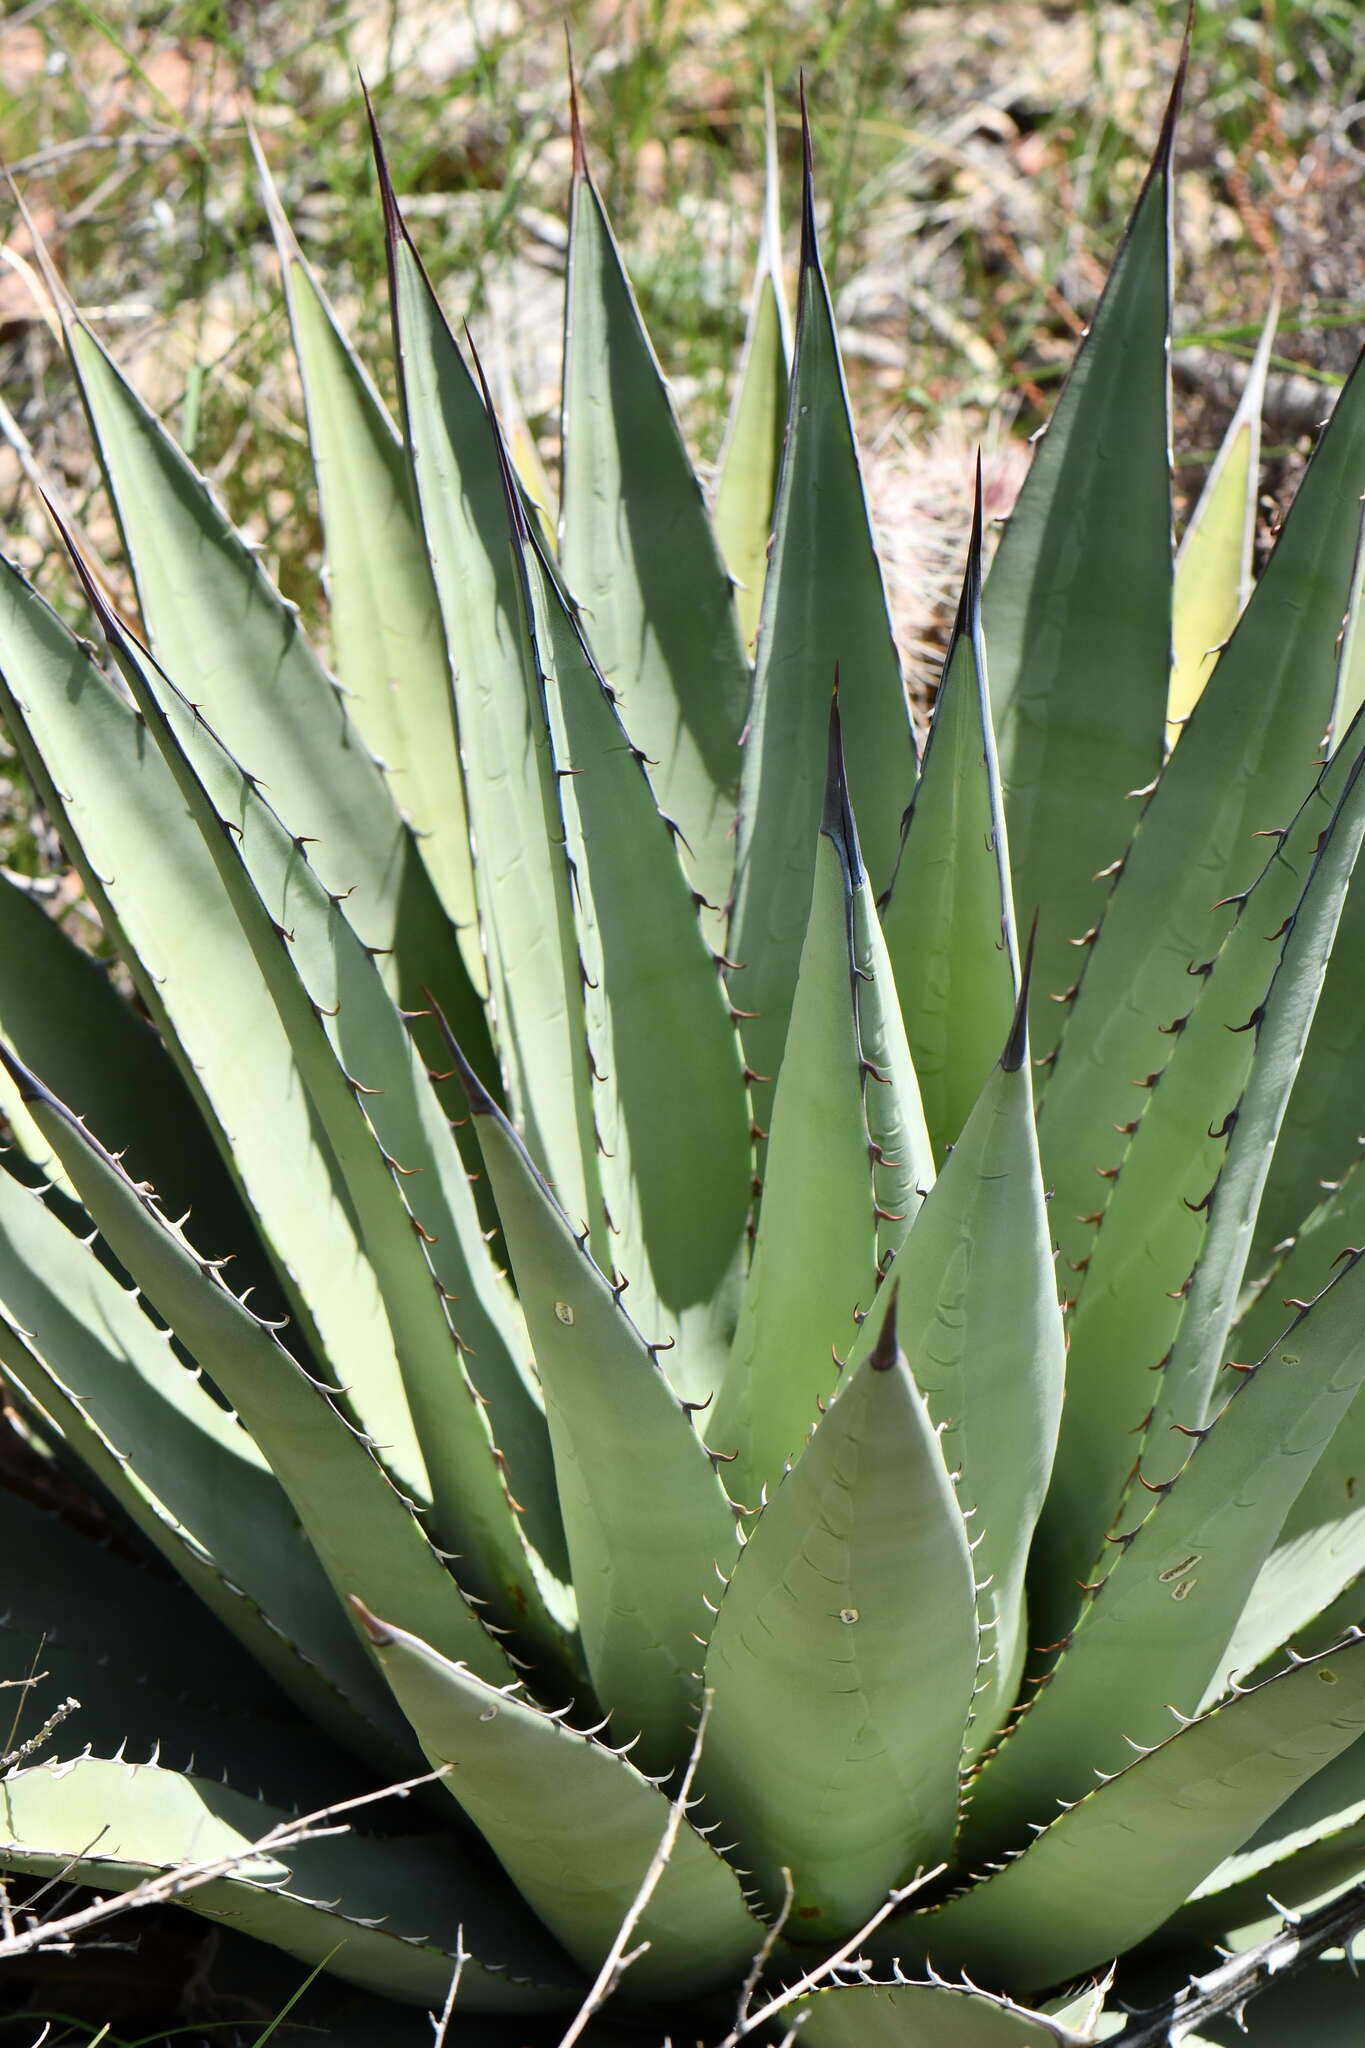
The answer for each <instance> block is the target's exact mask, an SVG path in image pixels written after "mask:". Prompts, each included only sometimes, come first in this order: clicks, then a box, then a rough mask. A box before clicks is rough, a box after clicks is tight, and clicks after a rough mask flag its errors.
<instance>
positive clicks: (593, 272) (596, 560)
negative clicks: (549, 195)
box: [560, 119, 749, 909]
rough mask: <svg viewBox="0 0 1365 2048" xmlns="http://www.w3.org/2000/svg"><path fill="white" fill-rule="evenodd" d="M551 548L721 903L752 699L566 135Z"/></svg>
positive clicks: (612, 246) (728, 601) (646, 366)
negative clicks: (556, 522)
mask: <svg viewBox="0 0 1365 2048" xmlns="http://www.w3.org/2000/svg"><path fill="white" fill-rule="evenodd" d="M561 432H562V445H563V458H562V468H563V482H562V488H561V500H560V559H561V561H562V563H563V566H564V575H565V578H566V580H567V582H568V584H569V588H570V589H571V590H572V592H573V594H574V597H575V598H576V599H577V600H578V602H579V603H580V604H582V605H583V607H584V609H585V610H586V612H587V615H588V621H589V625H590V628H591V632H592V643H593V648H594V651H595V653H596V655H597V658H598V660H599V661H600V662H601V664H602V671H603V673H604V674H605V676H606V677H607V680H608V681H609V682H610V683H611V685H612V687H613V689H616V690H619V692H620V695H621V708H622V712H623V714H624V717H625V720H626V723H627V725H628V726H629V728H630V731H631V734H632V736H633V738H634V739H635V741H636V743H637V745H639V746H641V747H643V748H644V750H645V753H646V754H647V755H648V756H649V759H650V760H651V762H652V763H654V768H653V778H654V784H655V787H656V789H657V791H658V796H659V802H660V804H661V806H662V808H663V810H664V811H665V812H666V813H667V815H668V816H669V817H671V818H675V819H676V820H677V822H678V825H679V827H680V828H681V831H682V835H683V839H684V842H685V845H686V848H687V856H686V857H687V864H688V872H689V874H690V876H691V879H692V881H693V883H694V885H695V886H696V887H697V888H698V889H699V890H700V891H701V893H702V895H703V896H705V897H706V899H707V901H708V902H710V903H713V904H715V905H716V906H717V907H718V908H721V909H723V908H724V907H725V905H726V904H727V903H728V902H729V900H730V890H731V881H732V877H733V873H734V854H735V844H734V822H735V807H736V802H737V799H738V794H739V766H740V755H739V738H740V734H741V732H742V731H743V729H744V718H745V712H746V709H747V704H748V695H749V672H748V663H747V662H746V660H745V657H744V648H743V645H742V643H741V640H740V634H739V625H738V621H737V618H736V614H735V605H734V597H733V593H732V591H731V587H730V579H729V576H728V574H727V572H726V569H725V565H724V563H723V562H722V560H721V555H720V549H719V547H718V545H717V542H716V536H715V534H714V533H713V532H712V529H711V522H710V519H709V518H708V516H707V511H706V504H705V500H704V499H703V497H702V491H701V486H700V484H699V483H698V482H697V479H696V476H695V475H694V473H693V470H692V465H691V462H690V460H689V458H688V454H687V449H686V447H685V445H684V442H683V437H682V430H681V429H680V427H679V425H678V421H677V416H676V414H675V413H674V410H673V406H672V402H671V400H670V398H669V395H668V389H667V386H666V385H665V383H664V381H663V376H662V373H661V371H660V369H659V364H658V360H657V358H656V357H655V354H654V351H653V349H652V348H651V346H650V342H649V337H648V335H647V334H646V332H645V329H644V323H643V321H642V320H641V317H640V309H639V307H638V305H637V304H636V301H635V295H634V293H633V292H632V290H631V288H630V284H629V281H628V279H627V277H626V273H625V269H624V266H623V265H622V262H621V256H620V252H619V250H618V249H617V247H616V242H615V239H614V237H613V235H612V232H611V227H610V224H609V223H608V220H607V216H606V213H605V211H604V209H603V206H602V201H601V199H600V197H599V195H598V192H597V188H596V186H595V185H594V184H593V181H592V178H591V175H590V174H589V171H588V168H587V160H586V157H585V155H584V150H583V138H582V134H581V132H580V131H579V130H578V128H577V124H576V119H575V131H574V181H573V201H572V208H571V212H570V221H569V276H568V288H567V297H566V302H565V325H564V411H563V419H562V428H561Z"/></svg>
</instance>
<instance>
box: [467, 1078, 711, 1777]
mask: <svg viewBox="0 0 1365 2048" xmlns="http://www.w3.org/2000/svg"><path fill="white" fill-rule="evenodd" d="M456 1057H457V1058H459V1057H460V1055H459V1054H458V1052H457V1054H456ZM469 1084H470V1109H471V1113H472V1115H473V1117H474V1120H475V1126H476V1128H477V1131H478V1135H479V1142H480V1144H481V1146H482V1148H483V1154H484V1158H485V1160H486V1161H487V1164H488V1173H489V1178H490V1180H491V1181H492V1183H493V1190H494V1194H495V1196H496V1198H497V1204H498V1214H499V1216H500V1218H501V1219H502V1224H503V1228H504V1230H505V1231H506V1233H507V1241H508V1246H509V1249H510V1251H511V1256H512V1265H513V1269H514V1271H515V1273H516V1276H517V1280H518V1284H519V1286H520V1289H521V1300H522V1303H523V1306H524V1307H525V1310H526V1319H527V1324H528V1327H529V1330H530V1335H531V1342H532V1345H533V1346H534V1349H535V1357H536V1364H537V1367H538V1368H539V1372H540V1378H541V1381H542V1384H543V1386H544V1388H545V1400H546V1407H547V1410H548V1413H549V1421H550V1435H551V1440H552V1442H553V1444H554V1453H555V1473H556V1477H557V1480H558V1484H559V1495H560V1500H561V1502H562V1503H563V1510H564V1522H565V1530H566V1534H567V1537H568V1544H569V1559H570V1563H571V1564H572V1567H573V1581H574V1586H575V1588H576V1590H577V1594H578V1620H579V1627H580V1629H581V1631H582V1635H583V1646H584V1652H585V1655H586V1657H587V1663H588V1670H589V1672H590V1673H591V1675H592V1680H593V1684H594V1686H595V1687H596V1690H597V1695H598V1698H599V1699H600V1700H601V1702H602V1704H603V1706H604V1707H605V1708H606V1709H607V1710H608V1711H609V1713H610V1714H611V1716H612V1719H613V1723H614V1727H615V1732H616V1733H617V1735H618V1737H619V1738H621V1739H630V1740H633V1741H635V1742H636V1743H637V1745H638V1748H639V1755H640V1760H641V1762H643V1763H644V1764H645V1765H646V1767H647V1768H649V1769H651V1770H664V1769H667V1768H669V1767H671V1766H672V1765H675V1764H677V1763H680V1762H681V1761H682V1760H683V1759H685V1757H686V1755H687V1751H688V1748H689V1746H690V1742H691V1728H692V1726H693V1725H694V1724H695V1721H696V1717H697V1713H698V1710H699V1708H700V1705H701V1681H700V1679H699V1677H698V1676H697V1667H698V1665H699V1663H700V1661H701V1655H702V1651H701V1648H700V1647H699V1645H700V1641H701V1631H702V1630H703V1629H704V1628H705V1626H706V1623H707V1614H706V1608H705V1606H704V1604H703V1602H704V1600H705V1598H706V1596H707V1594H708V1593H710V1592H713V1591H714V1589H715V1586H716V1579H717V1574H719V1573H721V1572H723V1571H724V1570H726V1569H727V1568H728V1566H729V1563H730V1560H731V1559H732V1558H733V1556H734V1552H735V1546H736V1542H737V1540H738V1539H737V1534H736V1529H735V1515H734V1511H733V1510H732V1508H731V1506H730V1503H729V1501H728V1500H727V1498H726V1495H725V1489H724V1487H723V1486H722V1484H721V1482H720V1480H719V1479H718V1478H717V1476H716V1472H715V1469H714V1467H713V1466H712V1464H711V1461H710V1459H709V1456H708V1454H707V1452H706V1450H705V1449H704V1448H703V1445H702V1442H701V1438H700V1436H699V1435H698V1434H697V1431H696V1428H695V1426H694V1423H693V1419H692V1417H691V1416H690V1415H689V1414H688V1413H687V1411H686V1409H685V1408H684V1407H683V1406H682V1405H681V1403H680V1401H679V1400H678V1398H677V1396H676V1395H675V1394H674V1393H673V1392H672V1390H671V1389H670V1387H669V1385H668V1383H667V1380H666V1379H665V1377H664V1373H663V1371H662V1370H661V1360H660V1358H659V1357H658V1356H657V1355H656V1353H657V1347H651V1346H649V1345H647V1344H646V1342H645V1340H644V1338H643V1337H642V1336H641V1335H640V1334H639V1332H638V1331H637V1329H636V1328H635V1326H634V1324H633V1323H632V1322H631V1320H630V1318H629V1316H628V1315H627V1313H626V1310H625V1308H624V1306H623V1304H622V1301H621V1298H620V1296H619V1293H618V1292H617V1291H616V1290H614V1289H613V1288H612V1286H611V1284H610V1283H609V1282H608V1281H607V1279H606V1278H605V1277H604V1275H603V1274H602V1273H600V1272H599V1271H598V1269H597V1267H596V1266H595V1265H594V1264H593V1262H592V1259H591V1258H590V1257H589V1255H588V1252H587V1250H586V1248H585V1247H584V1246H583V1245H582V1244H581V1242H580V1241H579V1240H578V1239H577V1238H576V1237H575V1236H574V1233H573V1228H572V1226H571V1224H570V1223H569V1220H568V1218H567V1217H566V1216H565V1214H564V1212H563V1210H562V1209H561V1208H560V1207H559V1204H558V1203H557V1202H556V1201H555V1198H554V1196H553V1195H552V1194H551V1192H550V1190H549V1188H548V1187H547V1186H546V1185H545V1182H544V1181H543V1179H542V1178H541V1176H540V1174H539V1173H538V1172H537V1171H536V1168H535V1166H534V1164H533V1162H532V1161H531V1159H530V1157H529V1155H528V1154H527V1151H526V1148H525V1146H524V1145H523V1144H522V1142H521V1140H520V1139H519V1138H518V1137H517V1134H516V1132H515V1131H514V1130H513V1129H512V1127H511V1125H510V1124H509V1123H508V1122H507V1119H506V1118H505V1117H504V1116H503V1114H502V1112H501V1111H500V1110H499V1109H498V1107H497V1105H496V1104H495V1103H494V1102H493V1101H492V1099H491V1098H490V1097H489V1095H488V1094H487V1092H486V1091H485V1090H484V1089H482V1088H481V1087H480V1086H479V1085H478V1083H477V1081H476V1079H475V1077H474V1075H473V1074H472V1072H471V1073H470V1074H469Z"/></svg>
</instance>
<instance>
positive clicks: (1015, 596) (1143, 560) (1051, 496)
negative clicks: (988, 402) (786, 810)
mask: <svg viewBox="0 0 1365 2048" xmlns="http://www.w3.org/2000/svg"><path fill="white" fill-rule="evenodd" d="M1183 82H1184V59H1183V57H1182V60H1181V67H1180V72H1179V74H1178V75H1177V78H1176V83H1175V88H1174V90H1173V92H1172V95H1171V103H1170V106H1169V107H1168V109H1167V113H1166V119H1165V122H1164V123H1163V125H1162V130H1161V138H1160V141H1159V142H1158V144H1157V150H1156V157H1155V160H1154V162H1153V164H1152V168H1151V171H1150V173H1149V174H1148V178H1147V182H1146V184H1145V185H1144V187H1143V190H1142V194H1141V197H1140V198H1139V200H1138V203H1137V208H1136V210H1135V212H1134V214H1133V218H1132V220H1131V222H1130V223H1129V227H1128V231H1127V234H1126V235H1125V237H1124V241H1123V245H1122V247H1121V248H1120V250H1119V253H1118V256H1117V257H1116V259H1115V262H1114V267H1113V269H1112V271H1111V273H1110V277H1109V282H1108V284H1107V286H1106V288H1105V291H1104V295H1103V297H1102V298H1101V300H1100V303H1099V305H1098V307H1097V308H1096V310H1095V315H1094V318H1093V320H1092V321H1091V324H1090V328H1089V331H1088V333H1087V335H1086V338H1085V340H1084V341H1083V342H1082V343H1081V347H1080V350H1079V352H1078V354H1077V356H1076V360H1075V363H1074V365H1073V367H1072V371H1071V375H1070V377H1069V378H1068V379H1067V383H1066V386H1065V388H1064V389H1063V392H1062V395H1061V398H1060V399H1059V400H1058V403H1057V409H1056V411H1055V412H1054V414H1053V416H1052V420H1051V423H1050V424H1049V426H1048V429H1047V432H1046V434H1045V435H1044V437H1043V439H1042V441H1041V443H1040V444H1039V446H1038V449H1037V451H1036V453H1035V455H1034V458H1033V465H1032V468H1031V469H1030V470H1029V474H1028V477H1027V479H1026V481H1025V484H1024V488H1023V490H1022V491H1021V492H1020V495H1019V501H1018V503H1017V505H1016V506H1015V508H1014V511H1013V512H1012V514H1011V515H1010V519H1009V523H1008V525H1007V526H1006V528H1005V532H1004V534H1003V536H1002V538H1001V541H1000V546H999V549H998V550H997V552H996V556H995V560H994V562H993V564H992V566H991V573H990V575H989V577H988V578H987V581H986V590H985V595H984V599H983V618H984V623H985V633H986V645H987V648H988V649H989V651H990V664H991V674H990V683H991V698H992V703H993V706H994V711H995V729H996V733H997V735H998V737H999V743H1000V771H1001V776H1002V778H1003V781H1004V785H1005V800H1006V810H1007V815H1008V818H1009V832H1010V859H1011V863H1012V865H1013V869H1014V884H1015V898H1016V901H1017V902H1018V903H1020V904H1021V905H1022V906H1024V909H1025V912H1026V913H1027V912H1028V911H1030V910H1032V909H1033V908H1034V907H1037V908H1038V909H1039V911H1040V913H1041V917H1040V924H1039V933H1038V974H1037V980H1036V983H1035V987H1034V1000H1033V1016H1032V1020H1031V1022H1032V1027H1033V1039H1034V1044H1035V1048H1036V1051H1037V1053H1038V1056H1039V1057H1040V1058H1046V1057H1047V1055H1048V1054H1049V1053H1050V1052H1051V1051H1052V1050H1053V1048H1054V1047H1055V1045H1056V1043H1057V1039H1058V1036H1059V1035H1060V1032H1061V1027H1062V1021H1063V1015H1062V1010H1061V1008H1060V1007H1059V1006H1058V1005H1057V1004H1056V1003H1054V1002H1053V1001H1052V1000H1051V998H1052V997H1053V996H1058V995H1061V994H1062V993H1063V992H1064V991H1066V990H1067V989H1069V988H1070V987H1071V986H1072V985H1073V983H1074V982H1075V981H1076V978H1077V971H1078V956H1077V954H1076V952H1075V951H1074V949H1073V944H1072V942H1073V941H1075V940H1078V939H1080V938H1081V937H1082V935H1083V934H1084V933H1086V932H1088V931H1089V930H1090V929H1091V928H1092V927H1093V926H1095V925H1096V924H1097V923H1098V922H1099V918H1100V913H1101V911H1102V909H1103V907H1104V899H1103V897H1102V895H1101V892H1100V890H1099V889H1098V888H1097V887H1096V885H1095V882H1094V880H1093V879H1092V878H1093V877H1095V876H1096V875H1098V873H1099V871H1100V870H1101V869H1104V868H1106V867H1108V866H1109V864H1110V863H1111V862H1113V861H1115V860H1118V859H1120V858H1121V857H1122V855H1123V852H1124V848H1125V844H1126V842H1127V838H1128V830H1127V828H1126V826H1125V823H1124V817H1125V812H1124V803H1123V799H1124V797H1125V796H1126V795H1127V793H1128V792H1129V791H1130V790H1134V789H1137V788H1139V787H1140V786H1142V785H1144V784H1146V783H1148V782H1150V781H1151V779H1152V777H1153V776H1154V775H1156V773H1157V772H1158V770H1159V769H1160V767H1161V756H1162V736H1163V732H1164V725H1165V717H1166V693H1167V687H1168V683H1169V679H1170V660H1171V649H1170V604H1171V574H1172V571H1171V502H1170V480H1169V474H1168V469H1167V463H1168V453H1167V451H1168V446H1169V440H1170V429H1169V403H1168V398H1169V394H1168V369H1167V347H1168V338H1169V333H1170V206H1171V182H1172V171H1171V150H1172V145H1173V139H1174V124H1175V114H1176V108H1177V106H1178V104H1179V99H1180V92H1181V87H1182V85H1183ZM1059 815H1060V816H1064V817H1065V819H1066V830H1065V832H1059V831H1058V829H1057V819H1058V817H1059Z"/></svg>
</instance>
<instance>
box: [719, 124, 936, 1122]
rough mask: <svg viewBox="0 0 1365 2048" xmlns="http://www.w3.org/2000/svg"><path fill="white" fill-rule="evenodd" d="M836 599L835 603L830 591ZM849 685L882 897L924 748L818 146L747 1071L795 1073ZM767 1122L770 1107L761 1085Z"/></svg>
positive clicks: (791, 414) (809, 181)
mask: <svg viewBox="0 0 1365 2048" xmlns="http://www.w3.org/2000/svg"><path fill="white" fill-rule="evenodd" d="M826 588H837V589H838V591H839V593H840V601H839V603H838V605H837V606H836V605H830V604H828V603H826V602H825V601H824V598H823V596H822V592H823V591H824V590H825V589H826ZM836 678H841V679H842V697H843V703H842V717H843V725H844V735H845V739H844V745H845V752H846V757H847V761H848V780H849V789H850V792H851V795H852V800H853V805H854V808H855V809H856V811H857V813H858V816H859V818H860V819H863V820H865V821H866V822H865V823H864V826H863V833H864V840H865V851H866V858H867V866H868V871H869V873H870V874H871V877H872V884H873V889H874V892H875V893H880V892H881V891H882V890H883V889H885V888H886V886H887V884H888V882H889V881H890V879H891V874H892V870H893V869H894V867H895V863H896V850H897V827H898V823H899V820H900V816H901V813H902V811H903V810H904V809H905V806H906V804H907V803H908V801H909V799H910V795H911V792H912V790H913V789H914V784H915V747H914V739H913V735H912V733H911V728H910V718H909V713H908V710H907V707H906V701H905V692H904V688H903V686H902V682H901V675H900V665H899V662H898V661H897V658H896V651H895V647H894V645H893V643H892V639H891V627H890V620H889V617H888V614H887V607H886V593H885V591H884V589H883V587H882V579H881V571H880V569H879V567H878V563H877V554H876V548H875V543H874V540H873V536H872V531H871V526H870V524H869V518H868V511H867V503H866V499H865V497H864V493H863V482H862V476H861V473H860V470H859V467H858V455H857V447H856V443H855V440H854V433H853V422H852V418H851V415H850V412H849V401H848V392H847V389H846V387H845V384H844V376H843V370H842V367H841V365H840V359H839V343H838V337H837V334H836V331H835V325H834V309H833V304H832V302H831V299H830V291H829V285H828V283H827V281H826V278H825V272H824V266H823V264H822V262H821V258H820V247H819V238H818V235H817V232H816V226H815V197H814V179H813V171H812V166H811V160H810V143H809V134H808V133H807V138H806V167H805V185H804V192H803V199H802V214H801V281H800V288H799V296H798V315H797V329H796V356H795V361H794V363H793V366H792V385H791V397H790V402H789V406H788V413H787V438H786V443H785V446H784V449H783V456H782V471H781V477H780V480H779V485H778V498H777V511H776V513H775V515H774V527H773V542H772V553H771V558H770V561H769V566H768V575H767V580H766V582H765V584H764V588H763V612H762V621H761V624H760V626H759V634H758V665H757V669H756V672H755V676H754V691H753V699H752V703H751V705H750V711H749V724H748V729H747V734H746V737H745V741H744V772H743V780H742V784H741V789H740V805H739V839H738V845H737V849H736V855H735V860H736V868H735V904H734V910H733V913H732V916H731V920H730V934H729V938H728V940H727V942H726V951H727V952H728V953H729V954H730V955H731V957H732V958H733V959H735V960H737V961H739V962H740V963H742V965H743V968H744V973H743V975H742V977H740V978H739V979H738V980H737V981H736V982H735V984H734V986H735V989H736V992H737V994H738V997H739V1001H740V1003H741V1004H742V1006H743V1007H744V1008H745V1009H746V1010H752V1011H754V1012H755V1013H756V1014H755V1016H754V1017H753V1018H752V1020H751V1021H750V1023H749V1025H748V1027H747V1028H746V1031H745V1034H744V1044H745V1049H746V1052H747V1054H748V1058H749V1064H750V1066H751V1067H753V1068H755V1069H756V1070H757V1072H758V1073H759V1074H760V1075H764V1076H767V1077H769V1079H772V1078H775V1077H776V1075H777V1073H778V1070H779V1068H780V1066H781V1064H782V1059H783V1048H784V1046H785V1044H786V1040H787V1031H788V1025H789V1022H790V1018H791V1013H792V1007H793V1002H794V996H795V989H796V981H797V970H798V967H799V964H800V960H801V952H802V946H803V943H804V940H805V934H806V927H807V923H808V920H809V916H810V908H811V887H812V870H813V866H814V862H813V852H814V848H815V845H816V836H817V829H818V827H819V822H820V810H821V792H822V789H823V787H824V783H825V760H826V752H825V723H826V713H827V710H828V706H829V691H830V686H831V684H832V683H834V682H835V680H836ZM755 1090H756V1093H755V1102H756V1107H757V1110H758V1120H759V1122H760V1123H761V1124H764V1125H765V1126H766V1124H767V1122H768V1110H769V1106H770V1103H771V1095H770V1093H769V1091H768V1088H767V1085H766V1083H764V1082H759V1083H756V1084H755Z"/></svg>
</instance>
